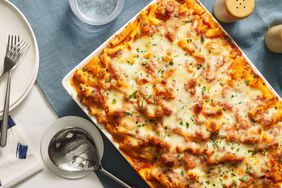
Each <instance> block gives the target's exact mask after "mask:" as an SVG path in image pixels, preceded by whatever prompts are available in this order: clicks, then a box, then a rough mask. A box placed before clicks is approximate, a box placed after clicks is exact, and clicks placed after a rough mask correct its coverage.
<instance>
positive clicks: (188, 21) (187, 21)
mask: <svg viewBox="0 0 282 188" xmlns="http://www.w3.org/2000/svg"><path fill="white" fill-rule="evenodd" d="M191 22H192V21H191V20H185V21H184V23H186V24H187V23H191Z"/></svg>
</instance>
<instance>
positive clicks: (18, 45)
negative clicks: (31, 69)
mask: <svg viewBox="0 0 282 188" xmlns="http://www.w3.org/2000/svg"><path fill="white" fill-rule="evenodd" d="M23 43H24V41H23V40H21V41H20V42H19V43H17V44H16V45H15V46H13V48H12V49H11V50H10V51H9V53H8V56H9V57H11V58H12V57H13V56H14V55H15V52H16V51H17V50H18V48H20V47H21V46H22V45H23Z"/></svg>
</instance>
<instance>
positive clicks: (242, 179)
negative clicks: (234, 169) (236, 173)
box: [239, 176, 248, 182]
mask: <svg viewBox="0 0 282 188" xmlns="http://www.w3.org/2000/svg"><path fill="white" fill-rule="evenodd" d="M239 180H240V181H242V182H246V181H248V177H247V176H243V177H241V178H239Z"/></svg>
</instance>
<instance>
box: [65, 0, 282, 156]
mask: <svg viewBox="0 0 282 188" xmlns="http://www.w3.org/2000/svg"><path fill="white" fill-rule="evenodd" d="M156 1H157V0H153V1H152V2H151V3H149V4H148V5H147V6H146V7H145V8H144V9H146V8H147V7H148V6H149V5H150V4H152V3H155V2H156ZM201 5H202V6H203V7H204V8H205V6H204V5H203V4H201ZM144 9H143V10H144ZM205 9H206V8H205ZM143 10H141V11H140V12H142V11H143ZM206 11H207V12H208V13H210V12H209V11H208V10H207V9H206ZM140 12H139V13H140ZM139 13H137V14H136V15H135V16H134V17H133V18H132V19H131V20H129V22H127V23H126V24H125V25H124V26H122V27H121V28H120V29H119V30H118V31H117V32H116V33H115V34H113V35H112V36H111V37H110V38H109V39H108V40H106V41H105V42H104V43H103V44H102V45H101V46H99V47H98V48H97V49H96V50H94V51H93V52H92V53H91V54H90V55H89V56H88V57H86V58H85V59H84V60H82V61H81V62H80V63H79V64H78V65H77V66H76V67H75V68H74V69H72V70H71V71H70V72H69V73H68V74H67V75H66V76H65V77H64V79H63V81H62V84H63V86H64V88H65V89H66V91H67V92H68V93H69V95H70V96H71V97H72V98H73V100H74V101H75V102H76V103H77V104H78V106H79V107H80V108H81V109H82V110H83V111H84V112H85V113H86V114H87V115H88V117H89V118H90V119H91V120H92V121H93V122H94V123H95V124H96V125H97V127H98V128H99V129H100V130H101V131H102V132H103V134H105V135H106V137H107V138H108V139H109V140H110V141H111V142H112V144H113V145H114V146H115V147H116V148H117V149H118V148H119V146H118V144H117V143H115V142H114V141H113V138H112V136H111V134H109V133H108V131H107V130H106V129H105V128H104V126H103V125H101V124H99V123H98V122H97V119H96V118H95V117H94V116H91V115H89V113H88V110H87V108H86V107H85V106H84V105H82V104H81V103H80V102H79V99H78V97H77V94H76V91H75V90H74V89H73V87H72V86H71V82H70V80H71V78H72V76H73V74H74V71H75V70H77V69H79V68H81V67H83V66H84V65H85V64H87V63H88V62H89V61H90V60H91V59H92V58H93V57H94V56H99V55H100V53H101V52H102V50H103V49H104V48H105V47H106V46H107V45H108V43H109V41H110V40H111V39H112V38H113V37H114V36H115V35H116V34H118V33H120V32H121V31H122V30H123V29H124V28H125V26H126V25H127V24H128V23H130V22H132V21H133V20H134V19H135V18H136V17H137V16H138V15H139ZM216 22H217V21H216ZM220 27H221V26H220ZM221 28H222V27H221ZM222 29H223V31H224V32H225V33H226V34H227V35H228V36H229V37H230V35H229V34H228V33H227V32H226V31H225V29H224V28H222ZM230 38H231V37H230ZM231 39H232V38H231ZM232 41H233V42H234V40H233V39H232ZM234 44H235V45H236V46H238V45H237V44H236V43H235V42H234ZM238 48H239V49H240V50H241V48H240V47H239V46H238ZM241 51H242V50H241ZM242 54H243V55H244V57H245V58H246V60H247V62H248V63H249V64H250V65H251V67H252V68H253V70H254V72H255V73H257V74H258V75H259V76H260V77H261V78H262V79H263V80H264V81H265V83H266V85H267V86H268V88H270V89H271V91H272V92H273V93H274V94H275V95H277V97H278V98H279V99H280V100H281V98H280V96H279V95H278V94H277V92H276V91H275V90H274V89H273V88H272V87H271V85H270V84H269V82H268V81H267V80H266V79H265V77H264V76H263V75H262V74H261V73H260V72H259V70H258V69H257V68H256V67H255V65H254V64H253V63H252V62H251V60H250V59H249V58H248V57H247V56H246V54H245V53H244V52H243V51H242ZM118 150H119V149H118ZM119 151H120V150H119ZM120 153H121V152H120ZM121 154H122V153H121ZM122 155H123V154H122ZM123 157H124V155H123Z"/></svg>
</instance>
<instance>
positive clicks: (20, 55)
mask: <svg viewBox="0 0 282 188" xmlns="http://www.w3.org/2000/svg"><path fill="white" fill-rule="evenodd" d="M29 46H30V45H29V43H27V42H26V43H25V45H24V46H23V48H22V49H21V51H20V52H19V55H18V56H17V58H16V60H15V62H18V61H19V60H20V59H21V58H22V57H23V55H24V54H25V53H26V51H27V49H28V48H29Z"/></svg>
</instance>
